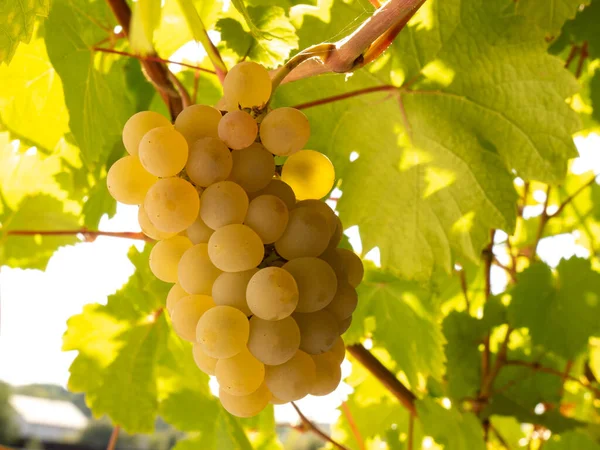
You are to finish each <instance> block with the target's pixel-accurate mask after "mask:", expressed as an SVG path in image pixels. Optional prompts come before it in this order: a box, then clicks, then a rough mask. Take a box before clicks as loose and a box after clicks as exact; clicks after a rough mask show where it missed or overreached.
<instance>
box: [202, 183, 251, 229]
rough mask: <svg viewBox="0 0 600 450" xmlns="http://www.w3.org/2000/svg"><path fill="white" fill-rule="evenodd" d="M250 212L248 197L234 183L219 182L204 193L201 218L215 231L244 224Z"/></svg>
mask: <svg viewBox="0 0 600 450" xmlns="http://www.w3.org/2000/svg"><path fill="white" fill-rule="evenodd" d="M247 212H248V195H247V194H246V192H245V191H244V189H242V187H241V186H240V185H239V184H236V183H234V182H233V181H219V182H218V183H215V184H212V185H210V186H209V187H207V188H206V189H205V190H204V192H203V193H202V202H201V204H200V217H202V220H203V221H204V223H205V224H206V225H208V226H209V227H211V228H212V229H213V230H216V229H217V228H221V227H223V226H225V225H231V224H232V223H242V222H244V219H245V218H246V213H247Z"/></svg>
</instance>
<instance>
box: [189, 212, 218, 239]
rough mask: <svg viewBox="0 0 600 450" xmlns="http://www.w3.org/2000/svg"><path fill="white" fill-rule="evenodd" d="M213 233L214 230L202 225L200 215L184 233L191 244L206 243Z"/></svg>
mask: <svg viewBox="0 0 600 450" xmlns="http://www.w3.org/2000/svg"><path fill="white" fill-rule="evenodd" d="M214 231H215V230H213V229H212V228H210V227H209V226H208V225H206V224H205V223H204V221H203V220H202V217H200V214H199V213H198V217H196V221H195V222H194V223H193V224H191V225H190V226H189V227H188V228H187V230H186V231H185V232H186V234H187V237H189V238H190V241H192V243H194V244H201V243H207V242H208V240H209V239H210V237H211V236H212V234H213V233H214Z"/></svg>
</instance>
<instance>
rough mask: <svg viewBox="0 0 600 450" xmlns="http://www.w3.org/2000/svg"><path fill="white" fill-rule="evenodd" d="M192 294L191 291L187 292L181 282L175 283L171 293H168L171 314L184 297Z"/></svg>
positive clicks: (168, 308) (168, 307) (168, 305)
mask: <svg viewBox="0 0 600 450" xmlns="http://www.w3.org/2000/svg"><path fill="white" fill-rule="evenodd" d="M188 295H190V293H189V292H185V291H184V290H183V288H182V287H181V285H180V284H179V283H175V284H174V285H173V286H172V287H171V289H169V293H168V294H167V305H166V307H167V311H169V314H171V312H172V311H173V308H174V307H175V305H176V304H177V303H178V302H179V300H181V299H182V298H183V297H187V296H188Z"/></svg>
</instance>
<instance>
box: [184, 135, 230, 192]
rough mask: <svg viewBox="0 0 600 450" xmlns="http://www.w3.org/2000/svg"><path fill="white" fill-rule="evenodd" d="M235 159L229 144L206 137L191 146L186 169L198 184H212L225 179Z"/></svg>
mask: <svg viewBox="0 0 600 450" xmlns="http://www.w3.org/2000/svg"><path fill="white" fill-rule="evenodd" d="M232 166H233V159H232V157H231V152H230V151H229V149H228V148H227V146H226V145H225V144H224V143H223V142H222V141H221V140H219V139H217V138H212V137H205V138H201V139H198V140H197V141H196V142H194V143H193V144H192V146H191V147H190V156H189V158H188V162H187V164H186V166H185V171H186V173H187V174H188V176H189V177H190V179H191V180H192V181H193V182H194V183H195V184H196V185H197V186H203V187H206V186H210V185H211V184H213V183H216V182H217V181H223V180H225V179H226V178H227V177H228V176H229V173H230V172H231V167H232Z"/></svg>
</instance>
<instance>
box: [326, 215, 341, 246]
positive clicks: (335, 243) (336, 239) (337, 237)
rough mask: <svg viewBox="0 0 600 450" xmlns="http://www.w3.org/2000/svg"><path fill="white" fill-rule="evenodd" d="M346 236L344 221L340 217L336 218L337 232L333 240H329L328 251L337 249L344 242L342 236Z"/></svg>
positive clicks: (334, 233) (332, 237)
mask: <svg viewBox="0 0 600 450" xmlns="http://www.w3.org/2000/svg"><path fill="white" fill-rule="evenodd" d="M343 234H344V225H342V221H341V220H340V218H339V217H338V216H335V230H334V231H333V234H332V235H331V239H329V244H328V245H327V249H328V250H329V249H333V248H336V247H337V246H338V245H339V244H340V242H341V241H342V235H343Z"/></svg>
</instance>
